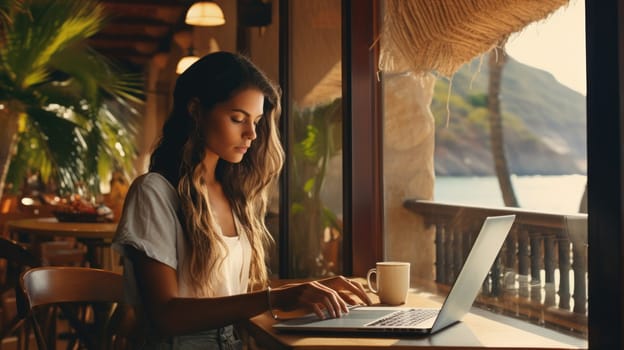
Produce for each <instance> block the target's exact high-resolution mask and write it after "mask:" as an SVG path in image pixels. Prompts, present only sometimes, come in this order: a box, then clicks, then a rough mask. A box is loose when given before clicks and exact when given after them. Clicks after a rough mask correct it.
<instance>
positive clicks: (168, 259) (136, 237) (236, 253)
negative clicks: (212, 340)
mask: <svg viewBox="0 0 624 350" xmlns="http://www.w3.org/2000/svg"><path fill="white" fill-rule="evenodd" d="M178 210H179V198H178V194H177V192H176V190H175V189H174V188H173V186H172V185H171V184H170V183H169V181H167V180H166V179H165V178H164V177H163V176H162V175H160V174H158V173H147V174H144V175H141V176H139V177H138V178H136V179H135V181H134V182H133V183H132V185H131V186H130V189H129V190H128V194H127V196H126V199H125V203H124V210H123V213H122V215H121V219H120V221H119V224H118V226H117V234H116V236H115V239H114V240H113V245H112V247H113V249H115V250H116V251H117V252H119V253H120V254H121V255H122V257H123V258H124V262H123V263H124V279H125V293H126V298H127V300H126V301H127V302H128V303H130V304H132V305H138V304H141V302H140V298H139V294H138V291H137V285H136V279H135V275H134V267H133V266H132V261H131V260H130V259H128V258H127V252H126V247H127V246H131V247H134V248H135V249H138V250H140V251H142V252H144V253H145V254H146V255H147V256H148V257H150V258H152V259H154V260H157V261H159V262H161V263H163V264H165V265H168V266H170V267H172V268H173V269H175V270H176V271H177V274H178V289H179V290H178V295H179V296H180V297H197V296H198V295H196V293H194V292H193V291H192V290H191V289H190V288H189V283H188V281H187V279H186V278H185V274H184V273H182V271H181V269H179V268H178V267H181V266H183V264H184V262H185V259H186V258H187V256H186V247H185V243H184V234H183V232H184V231H183V229H182V225H181V224H180V221H179V218H178ZM234 223H235V225H236V231H237V233H238V235H237V236H235V237H227V236H222V237H223V239H224V241H225V243H226V246H227V247H228V253H227V257H226V258H225V260H224V261H223V263H222V264H221V268H220V270H221V271H220V272H219V273H220V276H221V278H220V279H222V281H223V283H220V284H219V287H220V288H219V289H218V290H216V291H215V293H214V295H210V296H211V297H219V296H228V295H235V294H241V293H245V292H246V291H247V284H248V282H249V264H250V258H251V246H250V244H249V240H248V239H247V235H246V232H245V231H244V230H243V229H242V226H241V224H240V222H239V221H238V218H237V217H236V215H234Z"/></svg>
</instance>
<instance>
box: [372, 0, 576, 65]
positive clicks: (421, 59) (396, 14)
mask: <svg viewBox="0 0 624 350" xmlns="http://www.w3.org/2000/svg"><path fill="white" fill-rule="evenodd" d="M568 2H569V0H387V1H386V2H385V3H386V9H385V18H384V21H383V23H384V24H383V29H382V36H381V39H382V41H383V45H382V46H381V48H382V54H381V57H380V68H381V69H382V70H386V71H402V70H411V71H413V72H415V73H422V72H434V73H437V74H440V75H443V76H446V77H450V76H451V75H453V74H454V73H455V71H457V69H459V67H461V66H462V65H463V64H464V63H466V62H469V61H470V60H472V59H473V58H474V57H476V56H479V55H482V54H484V53H486V52H488V51H490V50H491V49H492V48H494V47H495V46H496V45H497V44H499V43H500V42H502V41H503V40H505V39H506V38H507V37H508V36H509V35H510V34H512V33H515V32H517V31H520V30H522V29H523V28H524V27H526V26H527V25H528V24H530V23H532V22H535V21H538V20H541V19H544V18H546V17H547V16H548V15H550V14H551V13H553V12H554V11H555V10H557V9H558V8H560V7H561V6H563V5H565V4H567V3H568Z"/></svg>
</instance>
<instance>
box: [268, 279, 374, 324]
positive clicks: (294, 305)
mask: <svg viewBox="0 0 624 350" xmlns="http://www.w3.org/2000/svg"><path fill="white" fill-rule="evenodd" d="M271 294H272V299H273V300H272V301H271V302H272V304H273V305H275V306H276V307H277V308H279V309H281V310H284V311H291V310H294V309H298V308H301V309H304V310H306V311H308V312H309V311H312V312H314V313H315V314H316V315H317V316H318V317H319V318H322V319H324V318H325V317H326V314H327V315H329V316H330V317H340V316H341V315H342V314H345V313H348V312H349V309H348V306H349V305H355V304H362V303H364V304H367V305H370V304H371V303H372V302H371V300H370V298H369V297H368V295H367V294H366V292H365V291H364V287H362V284H361V283H359V282H356V281H352V280H348V279H346V278H344V277H342V276H336V277H330V278H326V279H322V280H318V281H311V282H304V283H295V284H288V285H285V286H282V287H279V288H275V289H273V290H272V293H271ZM358 300H359V301H358Z"/></svg>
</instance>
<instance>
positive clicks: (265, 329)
mask: <svg viewBox="0 0 624 350" xmlns="http://www.w3.org/2000/svg"><path fill="white" fill-rule="evenodd" d="M372 298H373V300H374V301H377V300H378V299H377V298H376V296H374V295H373V296H372ZM441 302H442V299H441V298H440V297H439V296H436V295H432V294H429V293H422V292H418V291H415V290H414V291H411V292H410V293H409V295H408V300H407V302H406V305H407V306H416V307H438V308H439V307H440V306H441ZM275 322H276V321H275V320H273V319H272V318H271V316H269V315H268V313H264V314H261V315H258V316H256V317H254V318H252V319H251V320H250V321H249V322H247V324H246V326H247V330H248V332H249V333H250V335H252V336H253V337H254V338H255V339H256V342H257V343H258V344H259V345H260V346H261V347H263V348H267V349H335V348H339V349H341V350H346V349H387V348H391V347H399V348H406V349H410V348H414V349H419V348H435V349H447V348H448V349H478V348H501V349H503V348H504V349H526V348H531V349H583V348H587V346H588V345H587V341H586V340H583V339H578V338H575V337H571V336H567V335H563V334H560V333H557V332H554V331H551V330H548V329H545V328H542V327H539V326H537V325H532V324H528V323H526V322H522V321H520V320H516V319H512V318H510V317H506V316H501V315H497V314H494V313H491V312H488V311H485V310H480V309H477V308H473V309H472V311H471V312H470V313H469V314H467V315H466V316H464V318H463V320H462V322H459V323H457V324H455V325H453V326H450V327H448V328H446V329H444V330H442V331H440V332H438V333H436V334H434V335H429V336H417V337H404V338H399V337H394V336H389V337H378V336H355V335H353V334H350V335H349V334H346V335H344V336H340V335H336V334H333V335H330V334H327V335H325V334H318V333H315V334H293V333H280V332H277V331H275V330H273V329H272V325H273V324H274V323H275Z"/></svg>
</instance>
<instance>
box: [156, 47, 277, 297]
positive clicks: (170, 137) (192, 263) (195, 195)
mask: <svg viewBox="0 0 624 350" xmlns="http://www.w3.org/2000/svg"><path fill="white" fill-rule="evenodd" d="M247 88H256V89H258V90H260V91H261V92H262V93H263V94H264V110H263V118H261V119H260V121H259V124H258V125H257V126H256V134H257V138H256V139H255V140H254V142H252V144H251V147H250V148H249V150H248V151H247V153H246V154H245V156H244V157H243V160H242V161H241V162H240V163H229V162H226V161H224V160H222V159H220V160H219V161H218V163H217V168H216V177H217V180H218V181H219V182H220V183H221V186H222V187H223V190H224V193H225V194H226V197H227V199H228V200H229V202H230V205H231V206H232V210H233V211H234V213H235V214H236V216H237V217H238V219H239V221H240V223H241V225H242V226H243V228H244V229H245V234H246V235H247V237H248V239H249V242H250V244H251V266H250V272H249V285H250V286H252V287H254V286H258V285H259V286H264V285H266V282H267V280H268V273H267V268H266V263H265V250H266V247H267V245H268V244H270V243H271V242H272V239H271V236H270V234H269V232H268V229H267V227H266V225H265V223H264V216H265V214H266V210H267V201H268V196H267V190H268V186H269V184H270V183H271V181H272V180H273V179H275V178H276V177H277V176H278V175H279V172H280V170H281V168H282V165H283V162H284V152H283V149H282V146H281V143H280V141H279V135H278V130H277V122H276V120H277V118H278V117H279V114H280V111H281V109H280V103H279V98H280V94H279V90H278V88H277V87H276V86H275V85H274V84H273V83H272V82H271V81H270V80H269V79H268V78H267V77H266V76H265V75H264V73H262V72H261V71H260V70H259V69H258V68H257V67H256V66H255V65H254V64H253V63H252V62H251V61H250V60H248V59H247V58H246V57H244V56H242V55H239V54H234V53H229V52H216V53H212V54H209V55H206V56H204V57H202V58H201V59H199V60H198V61H197V62H195V63H194V64H193V65H192V66H191V67H189V68H188V69H187V70H186V71H185V72H184V73H183V74H181V75H180V76H179V77H178V79H177V81H176V85H175V89H174V93H173V111H172V112H171V114H170V116H169V118H168V119H167V121H166V122H165V124H164V126H163V130H162V137H161V139H160V142H159V144H158V146H157V147H156V149H155V150H154V152H153V153H152V156H151V161H150V171H154V172H158V173H160V174H162V175H163V176H164V177H165V178H167V180H168V181H169V182H171V184H172V185H173V186H174V187H176V188H177V191H178V194H179V197H180V215H179V217H180V221H181V223H182V226H183V228H184V234H185V237H186V242H185V243H186V246H187V251H188V252H189V254H188V258H187V259H186V263H185V264H184V265H183V266H182V268H183V269H184V270H183V271H182V272H183V273H184V274H185V276H186V277H187V279H188V281H189V282H190V286H191V288H193V289H194V290H195V292H196V293H197V294H198V295H205V296H210V295H213V292H214V291H215V286H217V285H218V284H219V282H220V278H221V277H222V276H219V275H218V274H217V271H219V270H220V265H221V263H222V262H223V260H224V259H225V257H226V252H227V249H226V246H225V243H224V241H223V239H222V238H221V236H220V234H219V231H218V229H217V225H216V222H215V221H214V218H213V216H212V215H211V210H210V202H209V200H208V191H207V187H206V186H205V183H204V180H203V177H202V166H201V161H202V160H203V158H204V153H205V142H204V141H203V140H204V139H203V135H202V133H203V132H202V128H201V127H200V125H199V124H200V123H201V120H199V119H200V118H198V119H196V118H193V117H192V116H191V115H190V114H189V112H188V107H187V106H188V104H189V101H191V99H193V98H197V99H199V101H200V103H201V105H202V108H203V109H204V110H206V111H210V110H212V108H213V107H214V106H215V105H216V104H217V103H221V102H224V101H227V100H228V99H230V98H231V97H233V96H234V95H235V94H236V93H238V92H240V91H241V90H244V89H247ZM239 234H242V233H240V232H239Z"/></svg>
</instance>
